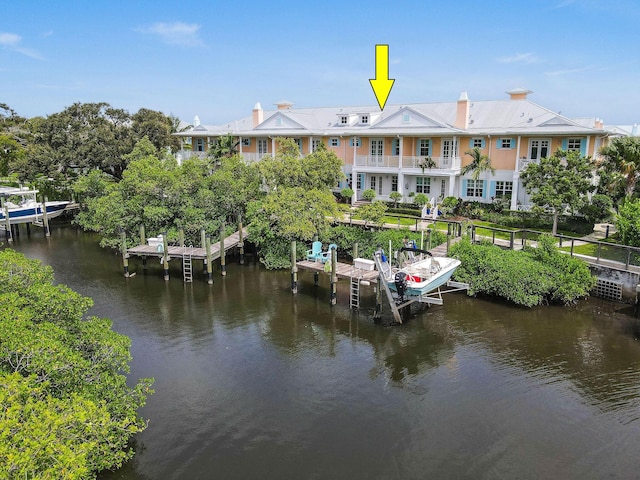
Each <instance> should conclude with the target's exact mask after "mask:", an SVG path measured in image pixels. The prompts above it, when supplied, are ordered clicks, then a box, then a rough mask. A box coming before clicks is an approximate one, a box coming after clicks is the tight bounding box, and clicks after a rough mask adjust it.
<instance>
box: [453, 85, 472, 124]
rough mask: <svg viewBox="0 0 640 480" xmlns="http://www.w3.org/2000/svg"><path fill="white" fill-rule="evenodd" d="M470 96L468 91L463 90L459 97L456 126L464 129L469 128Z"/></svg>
mask: <svg viewBox="0 0 640 480" xmlns="http://www.w3.org/2000/svg"><path fill="white" fill-rule="evenodd" d="M469 105H470V103H469V97H467V92H462V93H461V94H460V98H459V99H458V108H457V110H456V123H455V127H456V128H460V129H462V130H466V129H467V128H469Z"/></svg>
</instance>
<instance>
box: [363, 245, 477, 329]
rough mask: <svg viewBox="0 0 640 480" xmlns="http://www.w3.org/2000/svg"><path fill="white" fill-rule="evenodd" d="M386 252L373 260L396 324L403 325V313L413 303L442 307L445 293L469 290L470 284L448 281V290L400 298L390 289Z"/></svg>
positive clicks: (438, 289)
mask: <svg viewBox="0 0 640 480" xmlns="http://www.w3.org/2000/svg"><path fill="white" fill-rule="evenodd" d="M383 254H384V252H383V251H382V250H378V251H376V252H375V253H374V255H373V259H374V261H375V263H376V269H377V270H378V272H380V278H379V280H378V288H382V289H384V292H385V294H386V296H387V300H388V301H389V306H390V307H391V312H392V313H393V318H394V319H395V321H396V323H398V324H402V315H401V313H400V312H401V311H402V310H403V309H405V308H408V307H410V306H411V305H412V304H413V303H416V302H418V303H423V304H427V305H429V306H430V305H442V304H443V301H442V295H443V294H445V293H453V292H460V291H463V290H468V289H469V284H468V283H462V282H455V281H453V280H448V281H447V283H446V284H445V286H446V289H443V288H442V287H438V288H437V289H436V290H433V291H431V292H428V293H424V294H422V295H409V294H407V293H405V294H404V295H403V296H400V295H399V294H398V293H396V292H394V291H392V290H391V289H390V288H389V284H388V283H387V280H386V278H385V270H387V269H388V268H389V267H387V268H385V266H384V263H385V262H383V261H382V258H381V257H382V255H383Z"/></svg>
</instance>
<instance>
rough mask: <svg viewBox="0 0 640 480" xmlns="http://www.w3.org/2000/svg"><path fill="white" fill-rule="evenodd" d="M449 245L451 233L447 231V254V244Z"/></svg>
mask: <svg viewBox="0 0 640 480" xmlns="http://www.w3.org/2000/svg"><path fill="white" fill-rule="evenodd" d="M450 245H451V234H450V233H449V232H448V231H447V255H449V246H450Z"/></svg>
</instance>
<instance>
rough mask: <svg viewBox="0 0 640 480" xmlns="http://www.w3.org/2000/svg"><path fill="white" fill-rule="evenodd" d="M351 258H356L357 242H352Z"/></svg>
mask: <svg viewBox="0 0 640 480" xmlns="http://www.w3.org/2000/svg"><path fill="white" fill-rule="evenodd" d="M353 258H354V259H356V258H358V242H354V243H353Z"/></svg>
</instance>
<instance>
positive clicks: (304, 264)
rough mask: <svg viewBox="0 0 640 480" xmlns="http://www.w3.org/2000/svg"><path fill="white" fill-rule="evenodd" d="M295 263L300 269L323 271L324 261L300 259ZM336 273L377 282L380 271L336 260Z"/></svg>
mask: <svg viewBox="0 0 640 480" xmlns="http://www.w3.org/2000/svg"><path fill="white" fill-rule="evenodd" d="M296 265H297V266H298V268H300V269H302V270H311V271H312V272H315V273H324V263H322V262H314V261H310V260H302V261H300V262H296ZM327 275H329V273H327ZM336 275H337V276H338V278H349V279H352V278H356V279H358V280H360V281H363V280H364V281H366V282H369V283H378V276H379V275H380V272H378V271H377V270H362V269H360V268H356V267H354V266H353V265H351V264H349V263H341V262H336Z"/></svg>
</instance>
